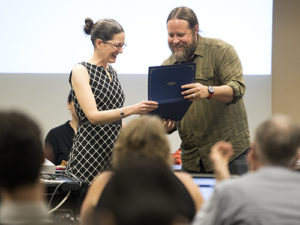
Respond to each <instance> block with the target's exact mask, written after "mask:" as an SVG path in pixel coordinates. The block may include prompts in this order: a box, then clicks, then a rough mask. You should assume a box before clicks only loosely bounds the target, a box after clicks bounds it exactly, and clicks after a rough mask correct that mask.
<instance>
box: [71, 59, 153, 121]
mask: <svg viewBox="0 0 300 225" xmlns="http://www.w3.org/2000/svg"><path fill="white" fill-rule="evenodd" d="M71 82H72V87H73V89H74V91H75V94H76V97H77V100H78V102H79V105H80V107H81V109H82V111H83V112H84V114H85V115H86V117H87V118H88V120H89V121H90V122H91V123H92V124H104V123H111V122H115V121H118V120H120V119H122V118H123V117H127V116H129V115H132V114H146V113H148V112H150V111H152V110H154V109H156V108H157V107H158V103H157V102H154V101H142V102H140V103H137V104H134V105H130V106H125V107H123V108H120V109H112V110H104V111H99V110H98V109H97V105H96V101H95V98H94V95H93V93H92V89H91V86H90V84H89V74H88V72H87V70H86V68H85V67H84V66H83V65H79V64H78V65H76V66H75V67H74V68H73V70H72V78H71ZM121 113H124V116H122V115H121Z"/></svg>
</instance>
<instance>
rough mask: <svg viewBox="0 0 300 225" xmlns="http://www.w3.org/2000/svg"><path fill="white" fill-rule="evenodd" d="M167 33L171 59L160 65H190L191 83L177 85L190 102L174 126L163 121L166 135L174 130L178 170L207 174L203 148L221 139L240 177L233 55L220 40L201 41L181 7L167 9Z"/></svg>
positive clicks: (242, 153)
mask: <svg viewBox="0 0 300 225" xmlns="http://www.w3.org/2000/svg"><path fill="white" fill-rule="evenodd" d="M167 29H168V43H169V47H170V49H171V51H172V55H171V56H170V57H169V58H168V59H167V60H165V61H164V62H163V65H173V64H179V63H191V62H192V63H195V64H196V77H195V83H192V84H187V85H183V86H182V88H183V92H182V94H183V95H184V98H185V99H188V100H190V101H193V103H192V104H191V106H190V108H189V110H188V111H187V112H186V114H185V116H184V117H183V119H182V120H181V121H178V122H177V124H176V125H177V126H175V123H174V122H173V121H165V126H166V129H167V131H169V133H171V132H172V131H174V130H176V129H178V132H179V135H180V138H181V141H182V143H181V149H182V163H183V165H182V168H183V171H186V172H193V173H195V172H201V173H207V172H211V171H212V170H213V166H212V163H211V161H210V159H209V150H210V148H211V146H212V145H213V144H214V143H216V142H217V141H219V140H225V141H229V142H231V143H232V144H233V147H234V154H233V156H232V158H231V160H232V161H231V163H230V172H231V173H233V174H242V173H245V172H246V171H247V169H248V168H247V163H246V154H247V150H248V148H249V129H248V119H247V114H246V109H245V106H244V102H243V100H242V97H243V95H244V93H245V83H244V79H243V74H242V66H241V63H240V60H239V58H238V56H237V54H236V52H235V51H234V49H233V47H232V46H230V45H229V44H227V43H225V42H224V41H221V40H217V39H210V38H204V37H201V36H200V35H199V34H198V32H199V25H198V20H197V17H196V15H195V13H194V12H193V10H191V9H189V8H187V7H178V8H175V9H173V10H172V11H171V13H170V14H169V17H168V19H167Z"/></svg>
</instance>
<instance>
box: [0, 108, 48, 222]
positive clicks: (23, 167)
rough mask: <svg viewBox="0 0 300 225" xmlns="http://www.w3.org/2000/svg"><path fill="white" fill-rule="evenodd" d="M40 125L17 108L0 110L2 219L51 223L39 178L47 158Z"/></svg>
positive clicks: (0, 212) (1, 220) (0, 215)
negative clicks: (7, 110)
mask: <svg viewBox="0 0 300 225" xmlns="http://www.w3.org/2000/svg"><path fill="white" fill-rule="evenodd" d="M42 145H43V144H42V141H41V133H40V129H39V127H38V125H37V124H36V123H35V122H34V121H33V120H31V119H30V118H28V117H27V116H26V115H23V114H22V113H18V112H0V195H1V203H0V223H1V224H6V225H9V224H13V225H16V224H18V225H21V224H28V225H29V224H30V225H35V224H39V225H40V224H48V223H51V220H50V218H49V215H48V209H47V206H46V204H45V200H44V198H43V194H44V189H43V186H42V184H40V182H39V176H40V169H41V164H42V162H43V160H44V157H43V146H42Z"/></svg>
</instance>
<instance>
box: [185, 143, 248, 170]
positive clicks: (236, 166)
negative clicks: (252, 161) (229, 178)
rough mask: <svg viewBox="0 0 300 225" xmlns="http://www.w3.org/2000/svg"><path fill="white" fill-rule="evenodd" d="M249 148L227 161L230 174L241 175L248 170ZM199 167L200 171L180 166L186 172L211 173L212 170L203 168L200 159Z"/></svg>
mask: <svg viewBox="0 0 300 225" xmlns="http://www.w3.org/2000/svg"><path fill="white" fill-rule="evenodd" d="M249 149H250V148H248V149H247V150H246V151H244V152H243V153H242V154H241V155H239V156H238V157H237V158H235V159H234V160H233V161H231V162H230V163H229V171H230V174H235V175H242V174H244V173H246V172H247V171H248V163H247V154H248V151H249ZM199 167H200V172H198V171H193V170H189V169H186V168H184V166H182V168H181V171H183V172H187V173H213V171H206V170H205V168H204V165H203V163H202V161H201V160H200V165H199Z"/></svg>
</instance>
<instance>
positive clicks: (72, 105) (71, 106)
mask: <svg viewBox="0 0 300 225" xmlns="http://www.w3.org/2000/svg"><path fill="white" fill-rule="evenodd" d="M67 103H68V109H69V111H70V112H71V114H72V118H74V119H77V118H78V117H77V114H76V112H75V103H74V99H73V97H72V90H71V91H70V92H69V95H68V99H67Z"/></svg>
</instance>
